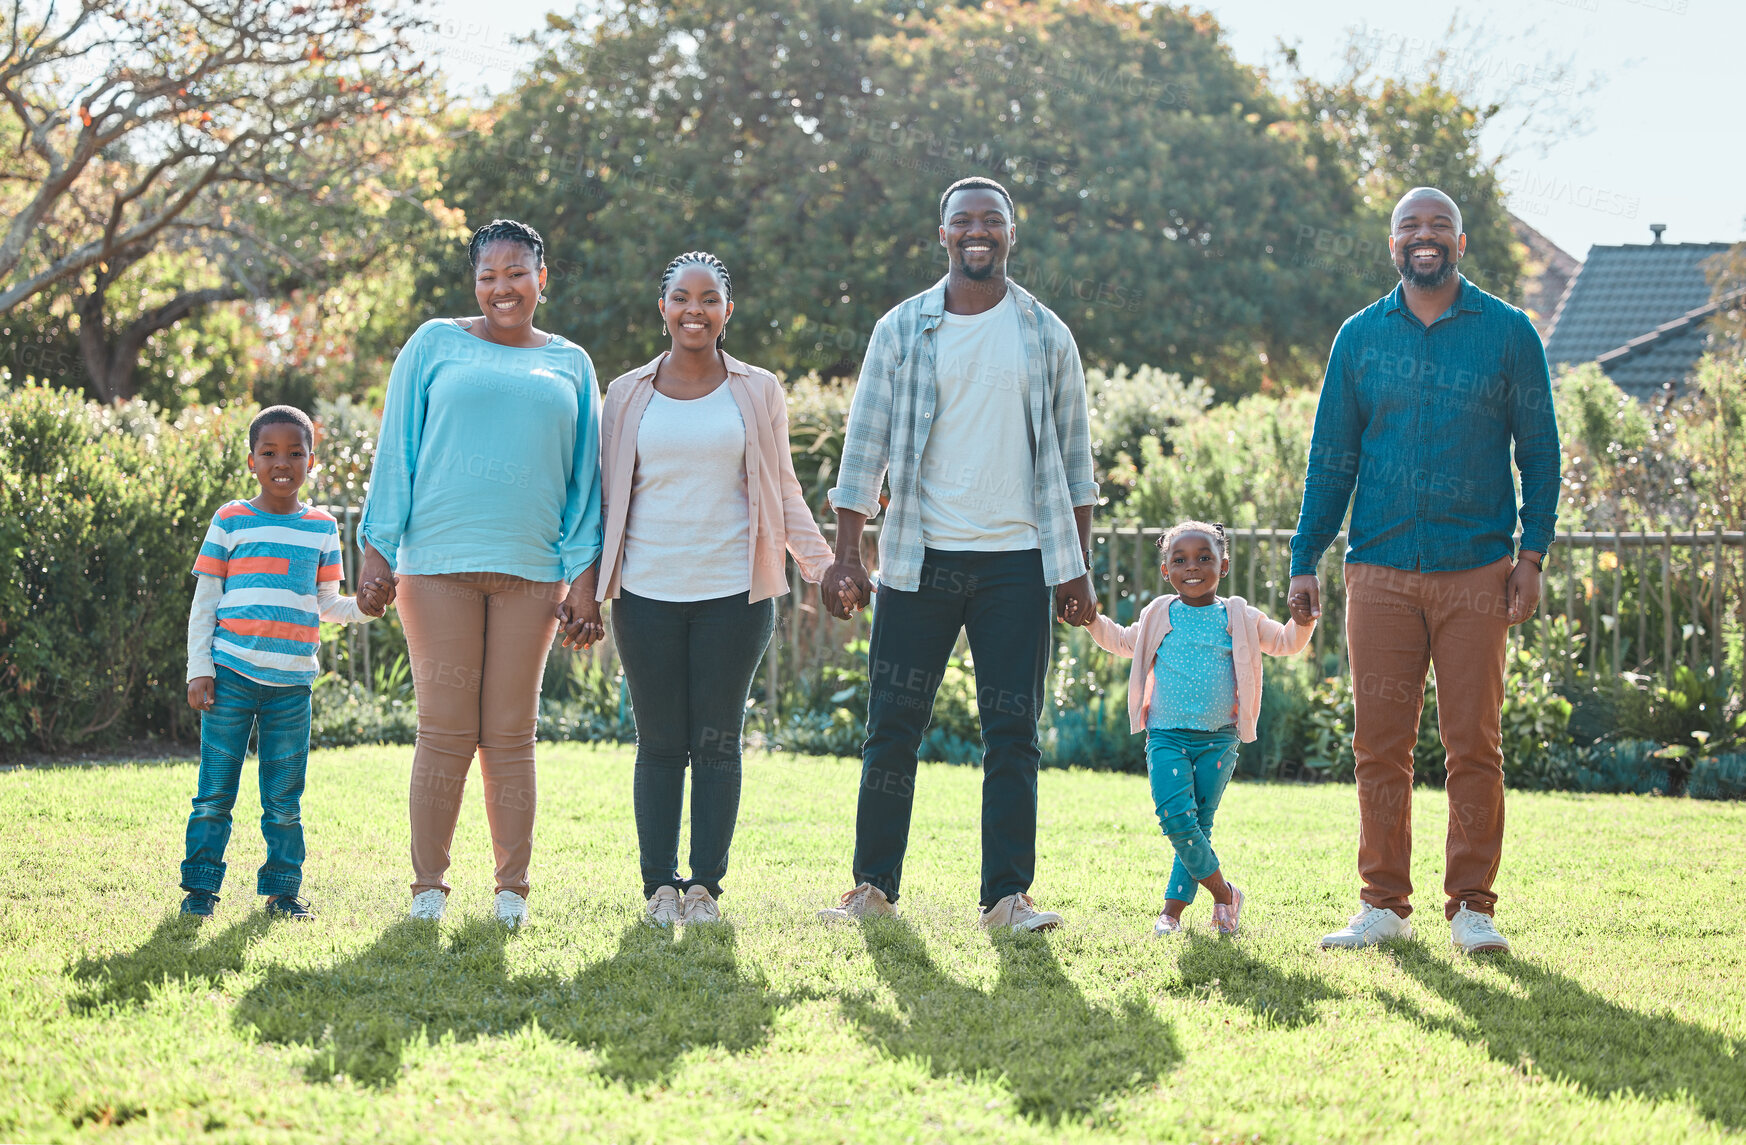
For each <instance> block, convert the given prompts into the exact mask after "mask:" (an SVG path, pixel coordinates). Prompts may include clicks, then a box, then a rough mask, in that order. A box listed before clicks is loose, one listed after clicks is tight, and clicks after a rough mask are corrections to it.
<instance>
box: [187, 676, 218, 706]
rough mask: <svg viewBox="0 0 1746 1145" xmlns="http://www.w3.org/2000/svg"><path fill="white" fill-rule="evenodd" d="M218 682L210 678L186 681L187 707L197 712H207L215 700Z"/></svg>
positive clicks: (204, 677)
mask: <svg viewBox="0 0 1746 1145" xmlns="http://www.w3.org/2000/svg"><path fill="white" fill-rule="evenodd" d="M217 684H218V681H217V680H215V679H214V678H213V677H211V676H196V677H194V678H193V679H192V680H189V681H188V706H189V707H190V708H193V709H194V710H195V711H197V712H209V711H211V710H212V705H213V704H214V703H215V702H216V700H217Z"/></svg>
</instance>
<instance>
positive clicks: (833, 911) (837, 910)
mask: <svg viewBox="0 0 1746 1145" xmlns="http://www.w3.org/2000/svg"><path fill="white" fill-rule="evenodd" d="M896 914H897V908H896V907H894V906H892V905H891V900H890V899H888V898H886V897H885V892H884V891H882V890H880V889H879V888H878V887H876V886H874V885H873V884H872V883H862V884H861V885H860V886H858V887H856V888H855V889H854V890H852V891H845V892H844V893H843V899H842V902H841V903H839V904H838V905H836V906H831V907H826V908H825V909H824V910H821V911H819V912H818V916H819V917H820V918H822V919H824V920H825V921H826V922H849V921H852V920H854V919H857V918H890V917H893V916H895V915H896Z"/></svg>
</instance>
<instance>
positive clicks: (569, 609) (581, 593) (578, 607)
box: [558, 577, 606, 648]
mask: <svg viewBox="0 0 1746 1145" xmlns="http://www.w3.org/2000/svg"><path fill="white" fill-rule="evenodd" d="M593 581H594V578H593V577H578V578H576V583H574V584H572V585H571V586H570V593H569V595H568V596H566V597H564V600H563V602H562V603H561V604H559V605H558V633H559V636H560V638H561V640H562V642H563V645H564V647H565V648H586V647H588V646H589V645H590V644H592V643H594V642H595V641H596V640H604V639H606V625H605V623H604V622H603V621H602V620H601V619H600V602H599V601H598V600H595V599H594V584H593ZM585 582H586V583H585Z"/></svg>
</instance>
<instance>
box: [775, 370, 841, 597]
mask: <svg viewBox="0 0 1746 1145" xmlns="http://www.w3.org/2000/svg"><path fill="white" fill-rule="evenodd" d="M773 390H774V392H773V393H772V394H771V396H770V402H769V406H768V410H769V417H770V435H771V438H772V440H774V441H775V442H776V448H777V455H778V459H779V462H780V464H781V466H782V473H781V475H780V479H779V482H778V483H779V485H780V486H781V489H782V531H783V535H784V536H785V537H786V539H787V546H788V551H789V552H790V553H792V554H794V563H795V564H797V565H799V566H800V575H801V576H802V577H804V578H805V579H806V580H807V581H809V582H810V583H812V584H817V583H818V582H819V581H821V580H823V579H824V574H825V572H826V570H828V569H829V568H830V567H831V562H832V561H833V560H835V559H836V554H835V552H833V551H832V549H831V544H830V542H829V541H827V540H825V538H824V534H823V533H822V532H820V531H819V527H818V522H817V521H814V520H813V519H812V507H811V506H809V505H808V504H807V503H806V494H805V493H803V492H801V489H800V478H799V477H797V476H795V473H794V454H793V453H792V452H791V451H790V449H789V447H788V403H787V401H785V400H784V399H783V395H782V387H781V386H775V387H773Z"/></svg>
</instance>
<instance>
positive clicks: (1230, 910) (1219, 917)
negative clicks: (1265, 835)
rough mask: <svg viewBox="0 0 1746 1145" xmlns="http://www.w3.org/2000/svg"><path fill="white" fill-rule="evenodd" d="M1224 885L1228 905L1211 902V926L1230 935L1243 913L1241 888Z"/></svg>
mask: <svg viewBox="0 0 1746 1145" xmlns="http://www.w3.org/2000/svg"><path fill="white" fill-rule="evenodd" d="M1225 885H1226V886H1228V887H1230V888H1231V901H1230V904H1229V905H1228V906H1227V905H1226V904H1224V903H1222V902H1215V903H1213V913H1212V928H1213V929H1214V930H1216V931H1218V932H1219V933H1220V934H1222V935H1225V936H1226V937H1230V936H1232V935H1235V934H1236V933H1237V922H1238V919H1239V918H1240V917H1241V916H1242V914H1243V888H1241V887H1239V886H1238V885H1237V884H1236V883H1233V882H1229V881H1227V882H1226V884H1225ZM1391 913H1392V912H1391Z"/></svg>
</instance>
